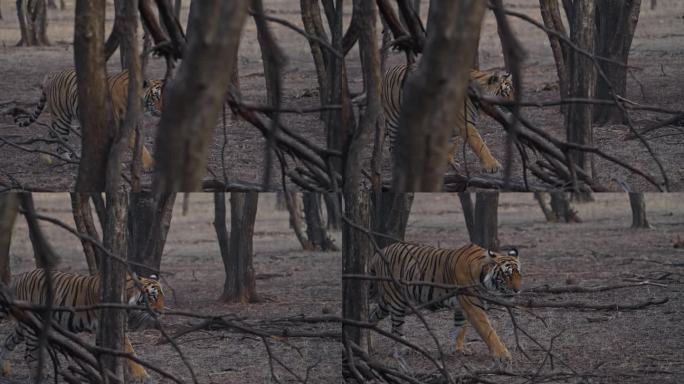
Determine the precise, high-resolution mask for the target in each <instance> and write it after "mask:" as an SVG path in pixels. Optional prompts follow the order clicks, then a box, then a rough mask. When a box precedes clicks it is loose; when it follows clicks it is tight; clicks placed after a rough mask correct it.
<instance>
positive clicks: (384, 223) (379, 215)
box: [371, 192, 413, 248]
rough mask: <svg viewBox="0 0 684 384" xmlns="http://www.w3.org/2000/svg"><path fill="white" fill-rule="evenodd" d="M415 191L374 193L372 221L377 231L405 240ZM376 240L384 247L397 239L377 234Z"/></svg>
mask: <svg viewBox="0 0 684 384" xmlns="http://www.w3.org/2000/svg"><path fill="white" fill-rule="evenodd" d="M412 204H413V193H392V192H389V193H382V194H381V195H379V196H378V195H374V198H373V212H372V217H371V221H372V224H373V229H374V230H375V232H378V233H383V234H385V235H388V236H391V237H393V238H395V239H397V240H404V234H405V233H406V225H407V224H408V218H409V215H410V214H411V205H412ZM375 242H376V243H377V244H378V246H379V247H380V248H384V247H386V246H388V245H390V244H393V243H395V242H396V241H395V240H393V239H391V238H387V237H385V236H379V235H376V236H375Z"/></svg>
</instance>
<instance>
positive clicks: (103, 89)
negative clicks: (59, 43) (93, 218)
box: [74, 0, 115, 192]
mask: <svg viewBox="0 0 684 384" xmlns="http://www.w3.org/2000/svg"><path fill="white" fill-rule="evenodd" d="M104 23H105V1H104V0H77V1H76V26H75V31H74V57H75V62H76V80H77V83H78V106H79V121H80V122H81V126H83V127H87V129H83V130H82V134H81V143H82V145H81V162H80V164H79V167H78V177H77V179H76V191H78V192H95V191H102V190H104V187H105V180H106V179H105V177H106V175H107V172H108V170H107V165H108V157H109V150H110V147H111V146H112V143H113V138H114V133H115V132H114V131H115V130H114V129H110V127H111V126H112V125H113V123H114V122H113V117H112V113H111V105H110V102H109V98H110V95H109V87H108V86H107V73H106V70H105V57H104Z"/></svg>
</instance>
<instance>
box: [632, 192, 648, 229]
mask: <svg viewBox="0 0 684 384" xmlns="http://www.w3.org/2000/svg"><path fill="white" fill-rule="evenodd" d="M629 205H630V206H631V207H632V228H651V225H650V224H649V223H648V220H647V219H646V202H644V194H643V193H636V192H630V193H629Z"/></svg>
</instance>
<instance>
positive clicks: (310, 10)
mask: <svg viewBox="0 0 684 384" xmlns="http://www.w3.org/2000/svg"><path fill="white" fill-rule="evenodd" d="M300 8H301V11H302V24H303V25H304V30H305V31H306V33H307V34H309V35H311V36H317V37H318V38H320V39H322V40H323V41H329V39H328V36H327V34H326V32H325V29H324V28H323V20H322V19H321V8H320V7H319V5H318V1H317V0H300ZM309 47H310V49H311V56H312V57H313V61H314V66H315V67H316V78H317V79H318V93H319V98H320V101H321V105H325V104H326V103H327V101H328V95H329V93H330V91H329V88H330V85H329V84H328V76H327V66H328V63H327V55H326V54H324V53H323V48H322V47H321V43H319V42H318V41H316V40H309ZM324 117H325V113H323V112H321V118H324Z"/></svg>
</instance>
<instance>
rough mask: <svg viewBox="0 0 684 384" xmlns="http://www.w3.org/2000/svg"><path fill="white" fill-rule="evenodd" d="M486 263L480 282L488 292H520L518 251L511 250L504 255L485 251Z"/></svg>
mask: <svg viewBox="0 0 684 384" xmlns="http://www.w3.org/2000/svg"><path fill="white" fill-rule="evenodd" d="M485 252H486V253H487V255H486V258H487V259H488V262H486V264H485V265H484V267H483V270H482V274H481V275H480V280H481V281H482V284H483V285H484V286H485V287H486V288H487V289H488V290H490V291H494V292H498V293H502V294H512V293H518V292H520V286H521V283H522V275H521V273H520V259H519V258H518V250H517V249H515V248H513V249H511V250H509V251H508V252H507V253H506V254H500V253H496V252H492V251H490V250H486V251H485Z"/></svg>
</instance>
